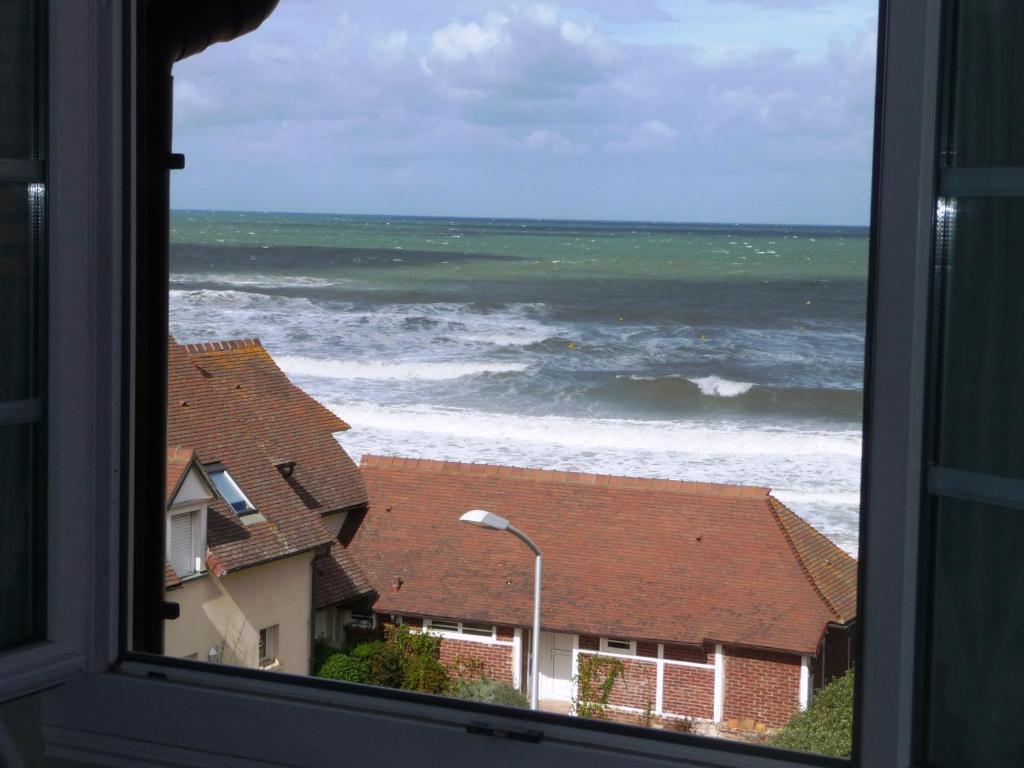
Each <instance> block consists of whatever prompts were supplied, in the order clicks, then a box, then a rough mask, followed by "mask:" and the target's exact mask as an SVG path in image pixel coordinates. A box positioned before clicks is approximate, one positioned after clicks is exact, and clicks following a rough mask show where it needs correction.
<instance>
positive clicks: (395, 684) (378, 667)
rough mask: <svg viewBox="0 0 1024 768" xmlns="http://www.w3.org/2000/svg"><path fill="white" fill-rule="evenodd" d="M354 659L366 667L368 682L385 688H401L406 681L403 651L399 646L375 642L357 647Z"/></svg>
mask: <svg viewBox="0 0 1024 768" xmlns="http://www.w3.org/2000/svg"><path fill="white" fill-rule="evenodd" d="M352 657H353V658H356V659H359V660H360V661H361V662H363V664H364V665H365V667H366V682H368V683H369V684H370V685H381V686H384V687H385V688H401V687H402V681H403V680H404V677H405V675H404V670H403V667H404V664H403V658H402V651H401V649H399V648H398V647H397V646H395V645H393V644H390V643H385V642H382V641H380V640H375V641H373V642H369V643H363V644H362V645H357V646H356V647H355V648H353V649H352Z"/></svg>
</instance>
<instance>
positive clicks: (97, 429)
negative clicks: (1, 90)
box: [0, 0, 127, 701]
mask: <svg viewBox="0 0 1024 768" xmlns="http://www.w3.org/2000/svg"><path fill="white" fill-rule="evenodd" d="M46 5H47V8H46V12H47V15H48V24H47V26H48V29H47V42H46V48H48V54H47V68H46V88H47V91H48V92H47V93H46V94H44V95H42V98H44V99H45V103H46V105H47V107H46V109H47V114H48V120H47V159H46V177H47V190H46V193H47V222H46V241H47V269H46V275H45V282H46V287H47V291H48V297H47V302H46V306H47V311H46V321H45V322H46V338H47V341H46V360H45V366H46V368H47V370H48V371H49V374H50V375H49V379H48V381H47V385H46V390H45V396H44V398H43V403H44V407H45V409H46V414H45V419H44V420H45V423H46V433H47V438H46V444H47V456H46V469H45V477H46V489H47V490H46V492H45V493H46V501H45V508H46V509H47V523H46V546H47V556H46V588H45V594H46V629H45V639H43V640H41V641H39V642H35V643H30V644H26V645H23V646H17V647H15V648H11V649H8V650H6V651H4V652H2V653H0V701H2V700H6V699H10V698H14V697H17V696H23V695H27V694H30V693H32V692H34V691H38V690H42V689H46V688H50V687H53V686H55V685H58V684H60V683H62V682H65V681H68V680H72V679H74V678H76V677H79V676H81V675H82V674H84V673H87V672H96V671H98V670H100V669H104V668H106V667H107V666H108V665H109V663H110V660H111V658H112V657H114V658H116V652H117V647H118V643H117V636H118V626H119V619H118V606H119V601H118V600H117V598H116V596H117V595H118V593H119V591H120V589H121V580H120V578H119V573H118V568H116V567H114V568H111V567H109V563H116V562H118V559H119V558H118V556H117V555H116V553H117V551H118V549H117V541H118V538H119V534H120V530H119V527H120V521H119V518H118V517H117V516H116V515H115V512H116V510H118V509H119V507H120V504H121V497H122V490H123V489H122V487H121V482H122V480H121V478H122V472H121V467H122V465H123V461H124V460H125V459H126V458H127V457H126V456H125V454H123V453H122V447H121V433H122V419H123V418H124V412H123V409H122V407H121V403H122V384H123V381H122V379H121V371H122V370H123V367H122V360H123V357H122V342H123V337H122V322H121V319H122V312H123V310H124V307H123V306H122V296H121V285H122V271H121V270H122V267H123V265H124V261H123V255H124V252H125V242H124V238H123V235H124V231H123V222H124V207H125V206H124V202H125V200H124V196H123V193H124V186H123V183H122V176H123V168H124V163H123V153H122V151H121V149H122V145H121V136H120V131H119V129H118V126H120V125H121V123H122V119H123V114H124V113H123V102H122V89H121V74H122V67H121V62H120V57H118V56H115V55H114V53H113V52H114V51H115V50H120V49H121V40H122V32H123V30H122V25H121V23H120V21H121V19H120V13H121V10H122V9H121V7H120V4H119V3H115V4H112V5H111V6H104V7H99V4H94V3H60V2H56V1H55V0H50V2H49V3H48V4H46ZM94 5H95V6H96V7H94ZM84 58H90V59H91V60H92V61H93V63H94V65H95V69H93V68H90V67H87V66H83V59H84ZM83 116H89V119H90V121H91V122H90V124H89V125H87V126H85V127H83ZM86 457H87V458H88V460H85V458H86ZM72 564H73V565H72ZM90 564H91V565H93V566H99V565H100V564H102V567H90Z"/></svg>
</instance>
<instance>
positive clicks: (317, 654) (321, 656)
mask: <svg viewBox="0 0 1024 768" xmlns="http://www.w3.org/2000/svg"><path fill="white" fill-rule="evenodd" d="M339 652H340V649H339V648H335V647H334V646H332V645H329V644H328V643H327V642H326V641H324V640H317V641H316V642H314V643H313V674H315V675H319V674H320V670H321V668H322V667H323V666H324V664H326V663H327V660H328V659H329V658H331V656H333V655H334V654H336V653H339Z"/></svg>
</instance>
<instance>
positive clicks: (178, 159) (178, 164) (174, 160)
mask: <svg viewBox="0 0 1024 768" xmlns="http://www.w3.org/2000/svg"><path fill="white" fill-rule="evenodd" d="M167 167H168V168H169V169H170V170H172V171H181V170H184V169H185V156H184V155H183V154H181V152H172V153H171V154H170V155H168V157H167Z"/></svg>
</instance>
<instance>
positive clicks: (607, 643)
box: [598, 637, 636, 656]
mask: <svg viewBox="0 0 1024 768" xmlns="http://www.w3.org/2000/svg"><path fill="white" fill-rule="evenodd" d="M611 643H625V644H626V645H627V646H628V648H615V647H614V646H612V645H611ZM598 649H599V652H600V653H605V654H612V655H614V656H636V640H623V639H622V638H618V637H602V638H601V641H600V643H599V644H598Z"/></svg>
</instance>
